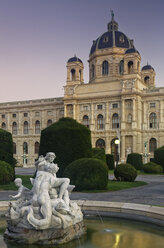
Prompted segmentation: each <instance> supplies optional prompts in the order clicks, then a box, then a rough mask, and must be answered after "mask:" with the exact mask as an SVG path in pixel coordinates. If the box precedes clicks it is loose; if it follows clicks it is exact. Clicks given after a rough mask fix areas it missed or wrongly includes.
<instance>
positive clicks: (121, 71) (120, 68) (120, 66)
mask: <svg viewBox="0 0 164 248" xmlns="http://www.w3.org/2000/svg"><path fill="white" fill-rule="evenodd" d="M119 72H120V75H122V74H123V73H124V61H123V60H121V61H120V64H119Z"/></svg>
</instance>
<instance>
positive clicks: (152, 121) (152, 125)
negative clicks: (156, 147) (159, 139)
mask: <svg viewBox="0 0 164 248" xmlns="http://www.w3.org/2000/svg"><path fill="white" fill-rule="evenodd" d="M149 127H150V128H156V127H157V116H156V113H151V114H150V116H149Z"/></svg>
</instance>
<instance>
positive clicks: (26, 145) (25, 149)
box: [23, 142, 28, 154]
mask: <svg viewBox="0 0 164 248" xmlns="http://www.w3.org/2000/svg"><path fill="white" fill-rule="evenodd" d="M24 153H25V154H28V144H27V142H24V143H23V154H24Z"/></svg>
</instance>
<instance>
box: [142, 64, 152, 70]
mask: <svg viewBox="0 0 164 248" xmlns="http://www.w3.org/2000/svg"><path fill="white" fill-rule="evenodd" d="M151 69H152V70H154V68H153V67H152V66H151V65H148V64H147V65H145V66H143V67H142V71H144V70H151Z"/></svg>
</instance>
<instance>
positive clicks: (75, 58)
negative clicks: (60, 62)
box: [67, 55, 83, 64]
mask: <svg viewBox="0 0 164 248" xmlns="http://www.w3.org/2000/svg"><path fill="white" fill-rule="evenodd" d="M70 62H80V63H82V64H83V62H82V60H81V59H79V58H78V57H76V55H75V56H74V57H72V58H70V59H69V60H68V61H67V63H70Z"/></svg>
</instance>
